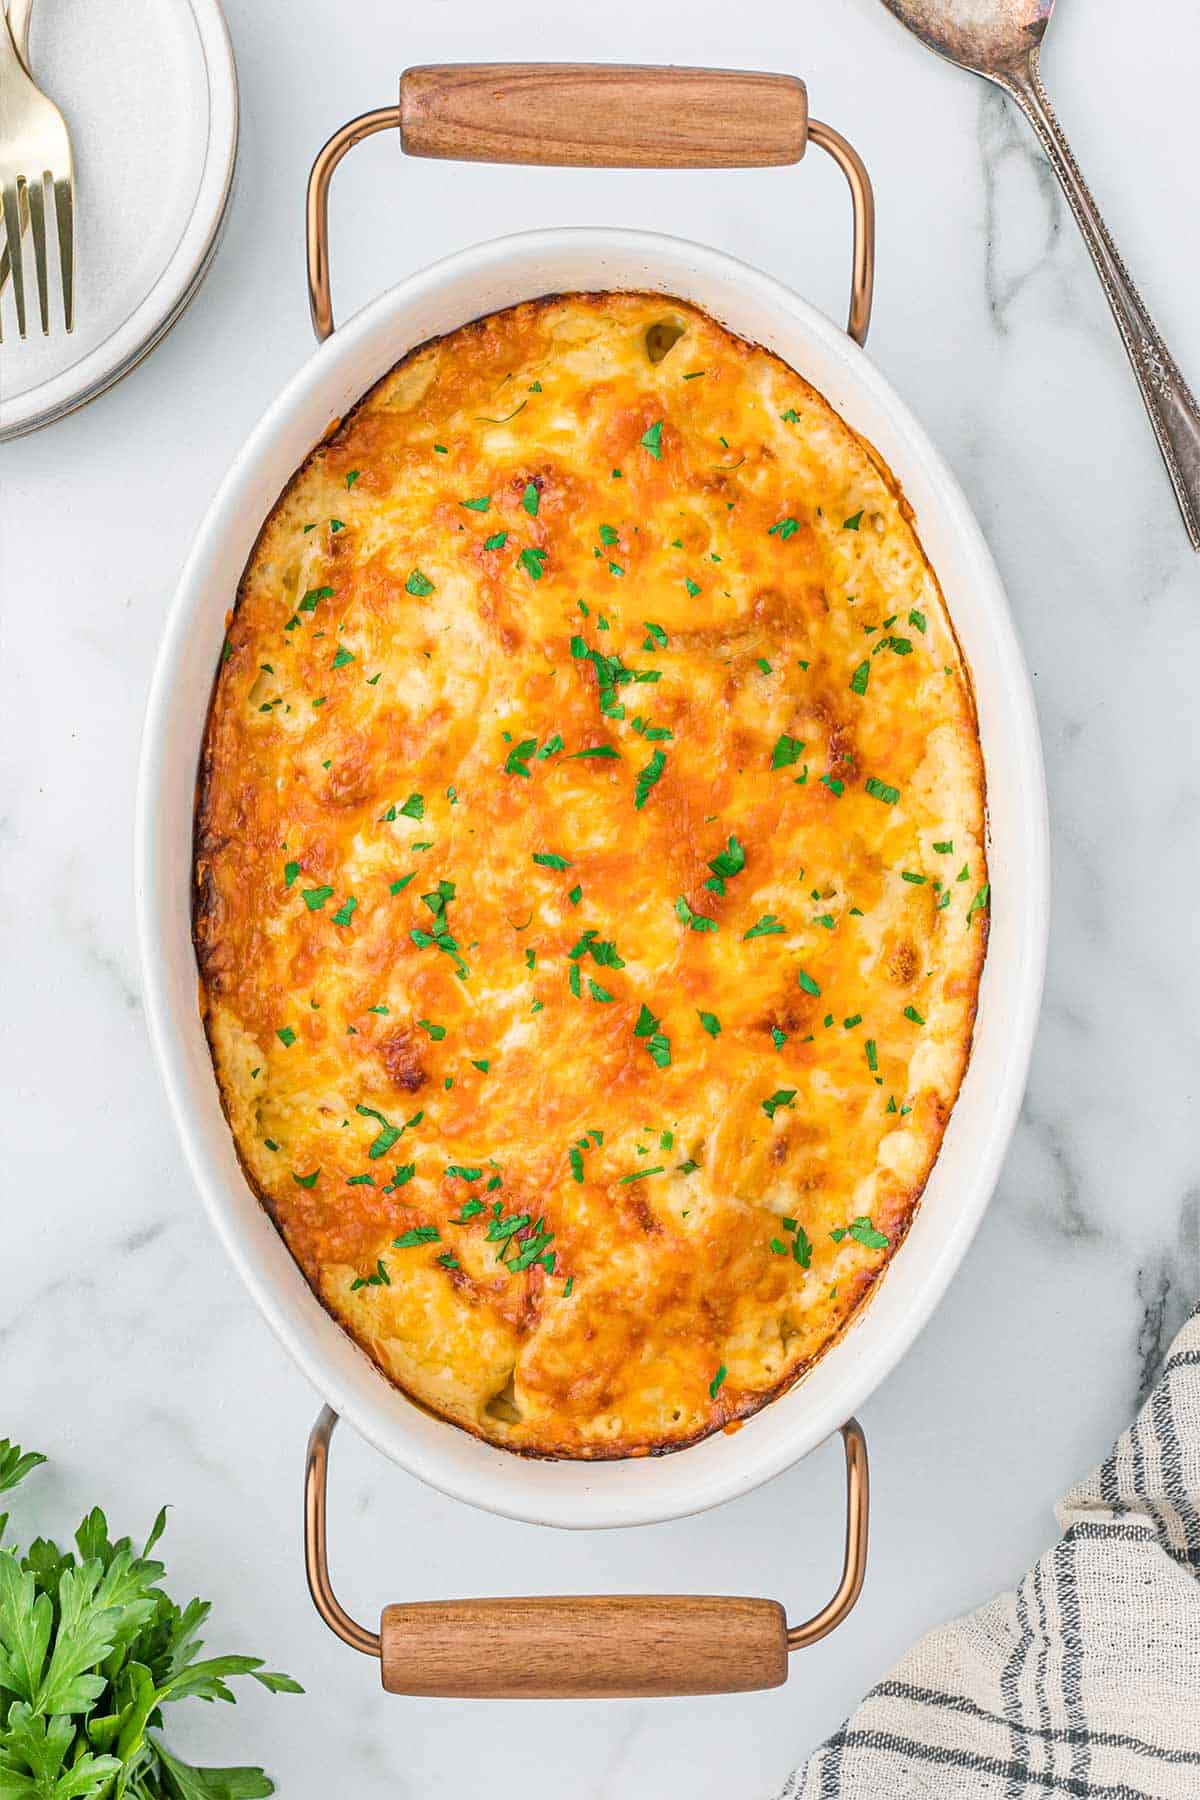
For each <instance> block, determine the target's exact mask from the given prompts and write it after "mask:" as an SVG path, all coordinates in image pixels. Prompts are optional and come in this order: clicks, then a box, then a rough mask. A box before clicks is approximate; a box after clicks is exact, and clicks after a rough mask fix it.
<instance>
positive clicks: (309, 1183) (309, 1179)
mask: <svg viewBox="0 0 1200 1800" xmlns="http://www.w3.org/2000/svg"><path fill="white" fill-rule="evenodd" d="M320 1173H321V1171H320V1169H314V1170H313V1172H312V1174H311V1175H297V1173H296V1171H295V1169H293V1170H292V1180H293V1181H294V1182H295V1183H296V1186H297V1187H302V1188H310V1187H315V1186H316V1182H317V1176H318V1175H319V1174H320Z"/></svg>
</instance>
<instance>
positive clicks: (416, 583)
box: [404, 569, 433, 600]
mask: <svg viewBox="0 0 1200 1800" xmlns="http://www.w3.org/2000/svg"><path fill="white" fill-rule="evenodd" d="M404 586H405V589H406V591H407V592H408V593H410V594H415V595H416V596H417V598H418V599H422V600H423V599H424V598H425V596H426V594H432V592H433V583H432V581H430V579H429V577H428V575H423V574H422V573H421V571H420V569H414V570H413V571H412V573H411V574H410V576H409V578H408V580H407V581H406V582H405V584H404Z"/></svg>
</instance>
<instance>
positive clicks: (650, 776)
mask: <svg viewBox="0 0 1200 1800" xmlns="http://www.w3.org/2000/svg"><path fill="white" fill-rule="evenodd" d="M666 766H667V759H666V757H665V756H664V754H663V752H662V751H661V750H656V751H655V752H654V754H653V756H652V757H651V758H650V761H649V762H648V763H647V764H646V766H645V768H644V769H642V770H641V771H640V773H639V775H638V778H637V786H636V789H635V791H634V801H633V804H634V806H635V808H636V809H637V811H638V812H641V810H642V808H643V806H645V804H646V801H647V800H648V798H649V796H650V790H651V788H653V787H655V786H656V785H657V783H658V781H659V780H660V779H661V776H662V772H663V770H664V769H665V768H666Z"/></svg>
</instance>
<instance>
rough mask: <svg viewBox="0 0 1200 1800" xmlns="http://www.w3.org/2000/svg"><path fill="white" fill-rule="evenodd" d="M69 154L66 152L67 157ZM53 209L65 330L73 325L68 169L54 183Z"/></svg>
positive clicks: (70, 178)
mask: <svg viewBox="0 0 1200 1800" xmlns="http://www.w3.org/2000/svg"><path fill="white" fill-rule="evenodd" d="M69 155H70V153H69V152H68V157H69ZM54 209H55V214H56V217H57V219H58V266H59V269H60V270H61V272H62V291H63V317H64V319H65V321H66V327H67V330H68V331H70V330H71V329H72V327H73V326H74V323H75V189H74V178H73V174H72V172H71V170H70V169H68V171H67V174H66V176H65V178H56V179H55V182H54Z"/></svg>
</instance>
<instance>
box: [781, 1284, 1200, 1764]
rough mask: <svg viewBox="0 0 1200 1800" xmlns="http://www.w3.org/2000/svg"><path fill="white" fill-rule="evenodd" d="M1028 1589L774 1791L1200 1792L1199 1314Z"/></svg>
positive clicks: (927, 1651)
mask: <svg viewBox="0 0 1200 1800" xmlns="http://www.w3.org/2000/svg"><path fill="white" fill-rule="evenodd" d="M1056 1512H1057V1517H1058V1522H1059V1524H1060V1526H1061V1527H1062V1531H1063V1535H1062V1537H1061V1538H1060V1539H1059V1541H1058V1543H1057V1544H1056V1545H1055V1546H1054V1548H1053V1549H1052V1550H1049V1551H1048V1552H1047V1553H1046V1555H1045V1556H1043V1557H1042V1558H1041V1559H1040V1561H1039V1562H1038V1563H1037V1564H1036V1566H1035V1567H1034V1568H1033V1569H1032V1571H1031V1572H1030V1573H1029V1574H1028V1575H1027V1576H1026V1577H1025V1579H1024V1580H1023V1581H1022V1582H1021V1584H1020V1586H1019V1587H1018V1588H1017V1589H1016V1591H1015V1593H1008V1594H1001V1595H1000V1596H999V1598H998V1599H995V1600H993V1601H991V1602H990V1603H989V1604H988V1605H987V1606H983V1607H981V1608H980V1609H979V1611H978V1612H973V1613H969V1614H968V1615H967V1616H966V1617H965V1618H962V1619H956V1620H954V1621H953V1623H951V1624H949V1625H943V1626H942V1627H941V1628H940V1629H938V1630H936V1631H932V1632H930V1633H929V1635H928V1636H927V1637H924V1638H922V1639H921V1641H920V1643H918V1644H917V1645H916V1646H915V1648H914V1649H913V1650H911V1651H910V1652H909V1654H908V1655H907V1656H906V1657H905V1658H904V1660H903V1661H902V1662H901V1663H900V1664H899V1665H898V1666H897V1667H896V1668H895V1669H894V1670H893V1671H892V1673H891V1674H890V1675H889V1676H888V1678H887V1679H886V1680H885V1681H881V1682H880V1683H879V1685H878V1686H877V1687H875V1688H872V1690H871V1692H870V1693H869V1694H868V1695H867V1697H866V1699H865V1700H864V1701H863V1702H862V1704H861V1706H860V1707H859V1708H858V1710H857V1711H856V1712H854V1713H852V1714H851V1716H850V1718H849V1719H848V1720H847V1721H846V1723H845V1724H844V1725H843V1726H842V1727H841V1729H840V1730H839V1731H837V1732H835V1733H834V1735H833V1736H832V1737H831V1738H830V1739H829V1740H828V1742H827V1743H825V1744H823V1745H822V1746H821V1748H820V1749H819V1750H817V1751H816V1752H815V1754H814V1755H813V1756H811V1757H810V1758H809V1760H808V1761H807V1762H806V1763H805V1764H804V1766H803V1768H800V1769H797V1770H795V1771H794V1773H793V1774H792V1775H791V1777H790V1778H789V1780H788V1781H787V1783H786V1784H785V1786H784V1788H783V1790H782V1792H781V1793H780V1794H779V1795H778V1797H777V1800H914V1797H915V1796H918V1795H919V1796H921V1797H922V1800H1035V1797H1041V1796H1045V1797H1047V1800H1053V1797H1054V1796H1057V1795H1070V1796H1078V1797H1079V1800H1200V1309H1198V1310H1197V1311H1196V1312H1195V1313H1193V1315H1192V1317H1191V1319H1190V1320H1189V1321H1188V1323H1187V1324H1186V1325H1185V1326H1184V1328H1183V1330H1182V1331H1181V1332H1180V1334H1179V1336H1178V1337H1177V1338H1176V1339H1175V1342H1174V1343H1173V1344H1172V1346H1171V1350H1170V1352H1169V1354H1168V1356H1167V1360H1166V1362H1165V1363H1164V1365H1163V1369H1162V1373H1161V1374H1160V1376H1159V1378H1158V1381H1157V1383H1156V1384H1155V1386H1154V1388H1153V1389H1152V1391H1151V1393H1150V1396H1149V1398H1148V1400H1147V1401H1146V1404H1145V1405H1144V1406H1143V1408H1142V1410H1141V1412H1140V1413H1139V1414H1138V1416H1137V1419H1136V1420H1135V1421H1134V1424H1133V1425H1132V1426H1131V1428H1130V1429H1129V1430H1128V1431H1126V1432H1125V1433H1124V1435H1123V1436H1122V1437H1121V1438H1120V1440H1119V1441H1118V1442H1117V1444H1116V1445H1115V1446H1114V1447H1113V1449H1112V1451H1111V1452H1110V1454H1109V1456H1108V1457H1107V1458H1106V1460H1105V1461H1104V1462H1103V1463H1101V1465H1100V1467H1099V1468H1098V1469H1096V1470H1095V1471H1094V1472H1093V1473H1092V1474H1091V1475H1089V1476H1088V1478H1087V1480H1086V1481H1083V1482H1082V1483H1080V1485H1079V1486H1078V1487H1075V1488H1072V1489H1071V1491H1070V1493H1068V1494H1066V1495H1064V1497H1063V1499H1062V1500H1061V1501H1060V1502H1059V1504H1058V1507H1057V1508H1056Z"/></svg>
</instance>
